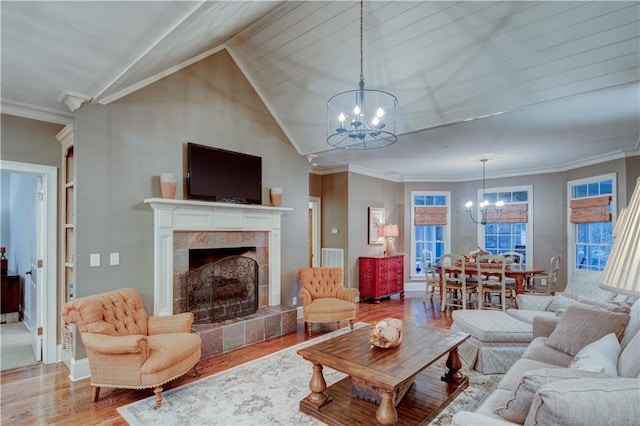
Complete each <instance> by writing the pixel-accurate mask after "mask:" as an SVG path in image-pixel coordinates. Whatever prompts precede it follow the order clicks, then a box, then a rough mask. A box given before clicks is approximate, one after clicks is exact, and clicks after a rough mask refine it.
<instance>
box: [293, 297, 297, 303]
mask: <svg viewBox="0 0 640 426" xmlns="http://www.w3.org/2000/svg"><path fill="white" fill-rule="evenodd" d="M293 304H294V305H297V304H298V298H297V297H295V296H293Z"/></svg>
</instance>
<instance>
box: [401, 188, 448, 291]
mask: <svg viewBox="0 0 640 426" xmlns="http://www.w3.org/2000/svg"><path fill="white" fill-rule="evenodd" d="M429 195H431V196H444V197H445V198H446V200H447V202H446V204H445V206H446V207H447V224H446V225H445V226H444V238H445V240H444V252H445V253H450V252H451V191H411V218H410V220H411V221H410V222H409V227H410V229H411V253H410V256H411V258H410V260H411V267H410V269H409V271H410V274H409V278H410V279H411V281H417V280H420V281H422V280H424V275H418V274H416V272H415V269H416V268H415V265H414V264H413V260H414V259H415V258H416V255H417V253H416V233H415V226H414V223H415V215H416V210H415V207H416V206H415V204H414V203H413V202H414V200H415V197H416V196H429Z"/></svg>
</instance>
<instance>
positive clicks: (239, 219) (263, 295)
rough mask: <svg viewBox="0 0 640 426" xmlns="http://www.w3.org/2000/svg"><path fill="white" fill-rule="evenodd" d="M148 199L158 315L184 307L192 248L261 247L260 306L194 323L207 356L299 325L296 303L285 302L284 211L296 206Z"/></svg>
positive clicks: (184, 308)
mask: <svg viewBox="0 0 640 426" xmlns="http://www.w3.org/2000/svg"><path fill="white" fill-rule="evenodd" d="M145 203H147V204H149V205H150V206H151V207H152V208H153V209H154V302H155V303H154V314H155V315H171V314H173V313H180V312H185V310H186V302H185V298H186V279H185V273H186V272H187V271H188V269H189V249H201V248H221V247H256V261H257V262H258V271H259V272H258V275H259V277H258V280H259V283H258V311H257V312H256V313H255V314H252V315H248V316H245V317H242V318H237V319H232V320H227V321H222V322H216V323H212V324H194V326H193V328H194V331H195V332H197V333H198V334H200V337H201V338H202V357H203V358H206V357H209V356H212V355H216V354H219V353H223V352H228V351H231V350H233V349H237V348H240V347H243V346H246V345H250V344H253V343H257V342H260V341H263V340H266V339H270V338H272V337H277V336H280V335H283V334H286V333H290V332H292V331H295V330H296V327H297V309H296V307H295V306H284V305H280V216H281V214H282V213H284V212H286V211H290V210H291V209H289V208H275V207H268V206H246V205H234V204H226V203H209V202H201V201H186V200H165V199H157V198H153V199H147V200H145ZM169 311H171V312H169Z"/></svg>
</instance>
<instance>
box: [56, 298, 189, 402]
mask: <svg viewBox="0 0 640 426" xmlns="http://www.w3.org/2000/svg"><path fill="white" fill-rule="evenodd" d="M62 317H63V318H64V320H65V322H67V323H69V324H76V325H77V327H78V331H79V332H80V338H81V339H82V343H83V345H84V347H85V349H86V350H87V357H88V358H89V369H90V370H91V401H93V402H96V401H97V400H98V397H99V394H100V388H101V387H113V388H126V389H147V388H153V392H154V393H155V396H156V398H155V400H156V405H155V408H158V407H159V406H160V404H162V385H163V384H164V383H166V382H169V381H171V380H173V379H176V378H178V377H180V376H182V375H184V374H185V373H186V372H188V371H189V370H190V369H191V368H194V367H195V366H196V364H197V363H198V361H200V348H201V341H200V337H199V336H198V335H196V334H192V333H191V324H192V323H193V314H192V313H191V312H188V313H182V314H177V315H172V316H165V317H153V316H149V315H148V314H147V313H146V311H145V310H144V306H143V305H142V298H141V297H140V295H139V294H138V293H137V292H136V291H135V290H134V289H132V288H124V289H119V290H114V291H109V292H105V293H100V294H96V295H93V296H87V297H81V298H79V299H75V300H71V301H69V302H67V303H66V304H65V306H64V310H63V313H62Z"/></svg>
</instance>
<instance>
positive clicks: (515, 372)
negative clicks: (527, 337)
mask: <svg viewBox="0 0 640 426" xmlns="http://www.w3.org/2000/svg"><path fill="white" fill-rule="evenodd" d="M541 368H565V367H560V366H559V365H553V364H547V363H546V362H540V361H534V360H532V359H527V358H520V359H519V360H517V361H516V362H515V363H514V364H513V365H512V366H511V368H510V369H509V371H507V374H505V375H504V377H503V378H502V380H500V383H498V389H505V390H507V391H509V392H511V391H512V390H514V389H515V388H516V386H518V383H520V381H521V380H522V376H523V375H524V374H525V373H527V372H529V371H533V370H539V369H541Z"/></svg>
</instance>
